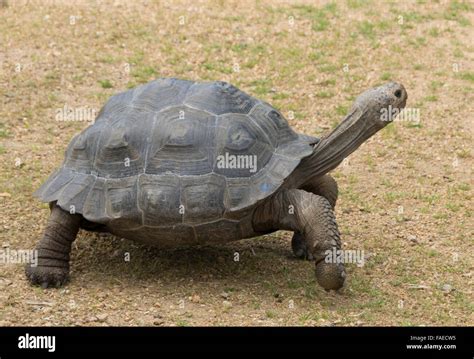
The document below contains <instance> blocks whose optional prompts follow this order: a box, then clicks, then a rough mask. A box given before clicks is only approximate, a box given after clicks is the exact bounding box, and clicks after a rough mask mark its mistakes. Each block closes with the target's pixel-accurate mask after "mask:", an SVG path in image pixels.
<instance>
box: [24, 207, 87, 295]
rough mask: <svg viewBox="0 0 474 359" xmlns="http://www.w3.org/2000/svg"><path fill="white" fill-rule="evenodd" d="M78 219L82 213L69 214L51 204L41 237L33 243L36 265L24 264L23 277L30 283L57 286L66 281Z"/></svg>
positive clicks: (77, 229)
mask: <svg viewBox="0 0 474 359" xmlns="http://www.w3.org/2000/svg"><path fill="white" fill-rule="evenodd" d="M80 220H81V216H79V215H77V214H70V213H69V212H66V211H64V210H62V209H61V208H60V207H58V206H57V205H56V204H54V205H53V206H52V207H51V215H50V217H49V221H48V224H47V225H46V230H45V232H44V235H43V238H42V239H41V240H40V241H39V243H38V245H37V246H36V250H37V256H38V262H37V266H32V265H31V264H28V265H27V266H26V277H27V278H28V280H29V281H30V282H31V284H34V285H41V286H42V287H43V288H47V287H59V286H61V285H63V284H65V283H66V282H67V281H68V280H69V254H70V253H71V244H72V242H74V240H75V239H76V235H77V232H78V231H79V223H80Z"/></svg>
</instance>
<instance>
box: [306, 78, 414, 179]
mask: <svg viewBox="0 0 474 359" xmlns="http://www.w3.org/2000/svg"><path fill="white" fill-rule="evenodd" d="M407 97H408V96H407V92H406V91H405V88H404V87H403V86H402V85H400V84H397V83H395V82H390V83H387V84H385V85H382V86H379V87H374V88H372V89H369V90H367V91H365V92H363V93H362V94H361V95H359V97H357V99H356V100H355V101H354V104H353V105H352V108H351V109H350V111H349V113H348V114H347V115H346V117H345V118H344V119H343V120H342V121H341V123H340V124H339V125H338V126H337V127H336V128H335V129H334V130H333V131H331V132H330V133H328V134H327V135H326V136H323V137H322V138H321V140H320V141H319V142H318V143H317V144H316V145H315V146H314V149H313V153H312V154H311V155H310V156H309V157H307V158H306V159H305V160H304V161H303V162H302V164H301V165H300V166H299V170H300V173H302V175H301V177H302V178H303V180H302V181H304V178H306V180H307V179H308V178H311V177H313V178H314V177H317V176H322V175H324V174H325V173H327V172H329V171H330V170H332V169H334V168H335V167H337V166H338V165H339V164H340V163H341V162H342V160H344V158H346V157H347V156H349V155H350V154H351V153H352V152H354V151H355V150H356V149H357V148H358V147H359V146H360V145H361V144H362V143H364V142H365V141H366V140H367V139H369V138H370V137H371V136H373V135H374V134H375V133H377V132H378V131H379V130H381V129H382V128H383V127H385V126H387V125H388V124H389V123H390V122H392V121H393V120H394V119H395V117H396V116H397V115H398V114H399V112H400V111H401V110H402V109H403V108H404V107H405V105H406V101H407ZM303 183H304V182H303Z"/></svg>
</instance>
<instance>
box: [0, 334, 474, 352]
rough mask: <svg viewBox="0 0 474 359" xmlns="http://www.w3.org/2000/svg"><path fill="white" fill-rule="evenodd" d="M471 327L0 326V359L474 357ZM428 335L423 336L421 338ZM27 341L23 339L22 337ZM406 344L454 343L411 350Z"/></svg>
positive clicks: (473, 338) (473, 339)
mask: <svg viewBox="0 0 474 359" xmlns="http://www.w3.org/2000/svg"><path fill="white" fill-rule="evenodd" d="M27 333H28V335H29V339H30V340H31V337H32V336H55V350H54V352H48V350H47V349H46V348H44V349H31V348H27V349H20V348H19V343H20V339H19V338H20V337H21V336H23V337H24V338H25V339H26V334H27ZM473 333H474V330H473V328H470V327H404V328H399V327H384V328H342V327H334V328H320V327H316V328H299V327H298V328H290V327H286V328H264V327H261V328H197V327H193V328H136V327H127V328H116V327H105V328H104V327H102V328H98V327H42V328H39V327H11V328H0V358H1V359H7V358H14V357H17V355H23V354H24V355H27V356H34V357H35V358H36V357H38V355H41V357H52V356H58V357H62V355H63V354H71V353H74V354H85V353H163V352H170V353H177V352H190V353H191V352H192V353H196V352H229V353H239V352H240V353H241V352H253V353H258V352H279V353H289V354H294V353H297V352H307V353H313V354H314V355H319V354H321V353H346V354H351V353H398V354H403V357H406V356H409V357H417V358H418V357H430V358H454V357H465V358H473V356H474V335H473ZM421 338H424V340H423V341H420V339H421ZM23 344H25V341H24V340H23ZM407 345H421V346H425V345H450V346H451V345H455V346H456V348H455V349H454V348H452V349H451V348H441V349H438V348H437V349H434V348H433V347H426V348H424V349H423V348H419V349H418V348H417V349H408V348H407Z"/></svg>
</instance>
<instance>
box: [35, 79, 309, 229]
mask: <svg viewBox="0 0 474 359" xmlns="http://www.w3.org/2000/svg"><path fill="white" fill-rule="evenodd" d="M317 141H318V140H317V139H316V138H313V137H310V136H305V135H299V134H297V133H295V132H294V131H293V130H292V129H291V128H290V126H289V125H288V123H287V121H286V120H285V118H284V117H283V116H282V115H281V114H280V112H278V111H277V110H276V109H275V108H273V107H272V106H270V105H269V104H267V103H265V102H263V101H260V100H258V99H256V98H254V97H252V96H249V95H247V94H246V93H244V92H242V91H240V90H239V89H237V88H236V87H234V86H232V85H230V84H228V83H225V82H209V83H199V82H192V81H185V80H178V79H170V78H165V79H158V80H155V81H152V82H149V83H147V84H144V85H141V86H138V87H136V88H134V89H131V90H129V91H126V92H123V93H120V94H117V95H115V96H112V97H111V98H110V99H109V101H108V102H107V103H106V104H105V106H104V107H103V108H102V109H101V111H100V113H99V114H98V116H97V118H96V120H95V122H94V123H93V124H92V125H90V126H89V127H87V128H86V129H85V130H83V131H82V132H81V133H80V134H78V135H76V136H75V137H74V138H73V139H72V141H71V143H70V144H69V146H68V148H67V150H66V153H65V160H64V162H63V164H62V166H61V167H60V168H59V169H58V170H57V171H56V172H55V173H53V174H52V175H51V176H50V177H49V178H48V179H47V181H46V182H45V183H44V184H43V185H42V186H41V187H40V188H39V189H38V190H37V192H36V193H35V194H36V196H37V197H39V198H40V199H41V200H42V201H44V202H55V201H56V202H57V204H58V205H59V206H60V207H61V208H63V209H64V210H66V211H71V212H74V213H79V214H81V215H82V216H83V217H84V218H85V219H87V220H88V221H90V222H93V223H100V224H105V225H107V226H108V227H110V228H114V229H120V228H122V229H124V230H133V229H134V228H142V227H143V226H145V227H160V228H162V229H166V228H173V231H175V233H177V232H179V226H180V225H183V228H194V229H193V230H194V231H195V230H196V228H195V227H196V226H199V225H202V224H206V223H211V222H212V223H219V221H221V220H222V219H224V218H232V220H233V221H234V222H238V221H239V213H244V212H247V211H246V210H249V209H252V208H254V207H255V205H256V204H257V203H259V202H260V201H262V200H263V199H265V198H266V197H268V196H270V195H272V194H273V193H274V192H275V191H277V190H278V188H279V187H280V186H281V185H282V183H283V181H284V180H285V179H286V178H287V177H288V176H289V175H290V174H291V173H292V171H293V170H294V169H295V167H296V166H297V165H298V164H299V162H300V160H301V159H302V158H304V157H306V156H308V155H309V154H311V152H312V146H311V145H313V144H314V143H316V142H317ZM224 227H225V226H224ZM183 235H186V233H184V234H183Z"/></svg>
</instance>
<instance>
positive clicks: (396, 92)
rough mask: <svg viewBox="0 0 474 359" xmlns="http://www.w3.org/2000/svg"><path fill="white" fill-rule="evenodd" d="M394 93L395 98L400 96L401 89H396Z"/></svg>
mask: <svg viewBox="0 0 474 359" xmlns="http://www.w3.org/2000/svg"><path fill="white" fill-rule="evenodd" d="M394 95H395V97H397V98H400V97H402V90H400V89H398V90H396V91H395V93H394Z"/></svg>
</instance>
